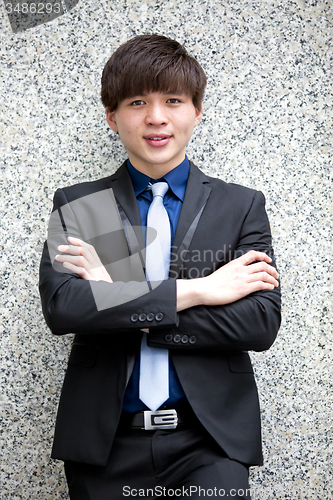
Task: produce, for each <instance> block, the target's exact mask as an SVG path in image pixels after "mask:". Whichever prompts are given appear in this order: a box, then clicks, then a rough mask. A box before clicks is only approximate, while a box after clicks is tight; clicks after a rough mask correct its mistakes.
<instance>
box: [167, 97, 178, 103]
mask: <svg viewBox="0 0 333 500" xmlns="http://www.w3.org/2000/svg"><path fill="white" fill-rule="evenodd" d="M167 102H169V103H171V104H178V103H179V102H181V101H180V99H177V98H176V97H171V98H170V99H168V100H167Z"/></svg>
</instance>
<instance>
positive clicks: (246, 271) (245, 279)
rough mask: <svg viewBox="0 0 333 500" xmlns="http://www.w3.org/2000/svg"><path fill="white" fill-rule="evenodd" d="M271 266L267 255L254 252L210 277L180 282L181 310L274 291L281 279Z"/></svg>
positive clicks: (179, 304)
mask: <svg viewBox="0 0 333 500" xmlns="http://www.w3.org/2000/svg"><path fill="white" fill-rule="evenodd" d="M258 261H259V262H258ZM270 262H272V259H271V258H270V257H269V256H268V255H267V254H265V253H263V252H257V251H255V250H251V251H250V252H248V253H246V254H244V255H242V256H241V257H238V258H237V259H234V260H232V261H231V262H228V264H226V265H225V266H222V267H221V268H220V269H218V270H217V271H215V272H214V273H212V274H210V275H209V276H206V277H204V278H197V279H193V280H177V310H178V311H181V310H183V309H187V308H188V307H192V306H194V305H200V304H202V305H207V306H216V305H224V304H230V303H231V302H235V301H236V300H239V299H242V298H243V297H246V296H247V295H249V294H250V293H253V292H257V291H259V290H273V289H274V288H275V287H277V286H278V285H279V283H278V281H277V279H278V277H279V275H278V273H277V271H276V269H275V267H273V266H271V265H269V263H270ZM250 264H251V265H250Z"/></svg>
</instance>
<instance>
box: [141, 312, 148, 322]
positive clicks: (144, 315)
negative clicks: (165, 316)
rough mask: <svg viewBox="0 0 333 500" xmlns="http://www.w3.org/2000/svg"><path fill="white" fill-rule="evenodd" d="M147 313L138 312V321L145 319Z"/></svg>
mask: <svg viewBox="0 0 333 500" xmlns="http://www.w3.org/2000/svg"><path fill="white" fill-rule="evenodd" d="M146 318H147V315H146V314H145V313H140V314H139V321H146Z"/></svg>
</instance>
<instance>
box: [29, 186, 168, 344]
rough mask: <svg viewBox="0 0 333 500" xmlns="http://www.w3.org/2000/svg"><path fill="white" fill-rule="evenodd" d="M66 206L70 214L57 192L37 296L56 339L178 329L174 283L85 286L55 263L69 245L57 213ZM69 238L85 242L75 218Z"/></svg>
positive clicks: (90, 283)
mask: <svg viewBox="0 0 333 500" xmlns="http://www.w3.org/2000/svg"><path fill="white" fill-rule="evenodd" d="M65 205H66V209H67V211H68V210H69V208H70V206H69V205H68V201H67V197H66V194H65V193H64V191H63V190H58V191H57V192H56V194H55V197H54V206H53V212H52V215H51V220H53V222H52V231H51V233H52V234H50V231H49V236H48V240H47V242H45V245H44V249H43V254H42V259H41V263H40V275H39V291H40V296H41V301H42V309H43V314H44V317H45V320H46V323H47V325H48V326H49V328H50V329H51V331H52V332H53V333H55V334H58V335H62V334H66V333H89V334H92V333H103V334H115V333H124V332H126V331H129V332H133V330H135V329H137V330H138V332H140V329H141V328H150V329H154V328H156V327H159V328H167V327H169V328H170V327H172V326H175V325H176V324H177V321H178V317H177V313H176V283H175V281H173V280H170V281H162V282H161V283H155V286H154V284H147V282H146V281H145V280H143V281H133V280H127V281H119V280H117V281H115V282H113V283H107V282H104V281H87V280H83V279H81V278H80V277H79V276H78V275H76V274H73V273H70V272H67V271H66V270H65V268H62V266H61V265H59V263H56V262H55V261H54V255H55V253H56V249H57V246H58V245H59V244H63V243H65V242H66V236H67V234H68V233H66V228H65V227H64V222H63V220H62V218H61V211H60V212H59V214H60V216H58V209H59V208H61V207H64V206H65ZM52 216H53V219H52ZM49 227H50V226H49ZM64 229H65V231H64ZM69 234H74V235H75V236H77V237H81V238H82V239H84V235H82V234H80V228H79V225H77V226H76V225H75V217H72V218H71V230H70V233H69ZM51 247H52V250H51ZM50 255H51V256H53V258H52V257H50ZM126 257H127V256H125V258H126ZM52 261H53V262H52ZM129 265H130V262H129Z"/></svg>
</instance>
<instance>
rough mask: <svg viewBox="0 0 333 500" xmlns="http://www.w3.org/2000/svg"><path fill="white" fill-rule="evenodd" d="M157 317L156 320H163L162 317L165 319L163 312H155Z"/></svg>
mask: <svg viewBox="0 0 333 500" xmlns="http://www.w3.org/2000/svg"><path fill="white" fill-rule="evenodd" d="M155 319H156V321H162V319H163V313H157V314H155Z"/></svg>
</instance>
